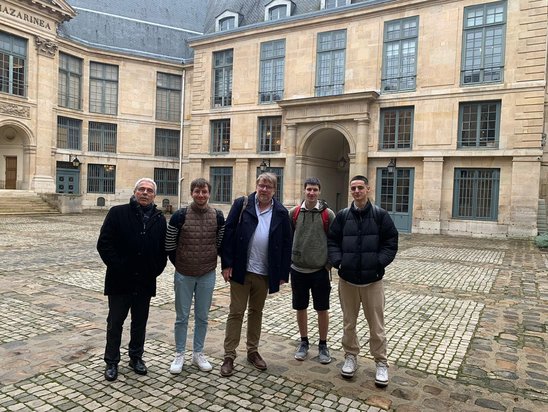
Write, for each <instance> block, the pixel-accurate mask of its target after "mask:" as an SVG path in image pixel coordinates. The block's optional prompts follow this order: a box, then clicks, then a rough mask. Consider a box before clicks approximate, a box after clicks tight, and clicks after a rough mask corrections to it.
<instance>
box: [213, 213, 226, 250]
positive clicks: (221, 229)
mask: <svg viewBox="0 0 548 412" xmlns="http://www.w3.org/2000/svg"><path fill="white" fill-rule="evenodd" d="M214 210H215V215H216V217H217V238H216V242H215V243H216V246H217V250H219V249H220V247H221V243H222V242H223V236H224V234H225V225H224V216H223V212H222V211H221V210H217V209H214Z"/></svg>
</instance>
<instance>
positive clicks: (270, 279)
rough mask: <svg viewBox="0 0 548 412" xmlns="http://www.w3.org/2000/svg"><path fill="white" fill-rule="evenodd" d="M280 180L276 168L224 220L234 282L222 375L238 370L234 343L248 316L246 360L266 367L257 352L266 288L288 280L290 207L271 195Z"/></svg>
mask: <svg viewBox="0 0 548 412" xmlns="http://www.w3.org/2000/svg"><path fill="white" fill-rule="evenodd" d="M276 185H277V179H276V176H275V175H274V174H272V173H262V174H261V175H259V177H258V178H257V186H256V191H255V192H254V193H252V194H251V195H249V196H244V197H240V198H238V199H236V200H235V201H234V204H233V205H232V207H231V209H230V212H229V214H228V217H227V219H226V225H225V233H224V237H223V242H222V245H221V265H222V269H223V278H224V279H225V281H226V282H228V281H230V308H229V314H228V319H227V322H226V330H225V340H224V351H225V354H224V361H223V365H222V366H221V375H222V376H231V375H232V374H233V373H234V359H235V358H236V348H237V347H238V345H239V343H240V335H241V331H242V323H243V318H244V314H245V311H246V308H247V310H248V315H247V341H246V348H247V360H248V361H249V362H250V363H251V364H252V365H253V366H254V367H255V368H257V369H259V370H265V369H266V368H267V366H266V362H265V361H264V359H263V358H262V357H261V355H260V354H259V351H258V350H259V341H260V338H261V327H262V318H263V308H264V303H265V300H266V296H267V294H268V293H274V292H278V291H279V290H280V285H281V284H283V283H286V282H287V281H288V279H289V266H290V264H291V242H292V234H291V224H290V221H289V216H288V214H287V209H286V208H285V207H284V206H283V205H282V204H281V203H280V202H279V201H277V200H276V199H274V198H273V196H274V193H275V191H276Z"/></svg>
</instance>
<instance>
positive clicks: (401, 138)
mask: <svg viewBox="0 0 548 412" xmlns="http://www.w3.org/2000/svg"><path fill="white" fill-rule="evenodd" d="M413 111H414V109H413V108H412V107H411V108H409V107H405V108H398V109H383V110H382V111H381V138H380V148H381V149H409V148H410V147H411V144H412V133H413Z"/></svg>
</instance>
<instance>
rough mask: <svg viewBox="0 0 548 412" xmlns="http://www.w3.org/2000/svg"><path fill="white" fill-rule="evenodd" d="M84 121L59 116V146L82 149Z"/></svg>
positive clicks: (61, 147)
mask: <svg viewBox="0 0 548 412" xmlns="http://www.w3.org/2000/svg"><path fill="white" fill-rule="evenodd" d="M81 141H82V121H81V120H78V119H70V118H68V117H62V116H59V117H58V118H57V147H58V148H60V149H74V150H80V142H81Z"/></svg>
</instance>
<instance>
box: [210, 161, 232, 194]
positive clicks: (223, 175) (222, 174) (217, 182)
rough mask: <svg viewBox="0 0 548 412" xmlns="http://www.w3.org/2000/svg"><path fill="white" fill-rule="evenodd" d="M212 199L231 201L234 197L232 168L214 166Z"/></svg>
mask: <svg viewBox="0 0 548 412" xmlns="http://www.w3.org/2000/svg"><path fill="white" fill-rule="evenodd" d="M209 172H210V179H209V180H210V182H211V201H212V202H218V203H230V202H231V198H232V168H231V167H212V168H211V169H210V170H209Z"/></svg>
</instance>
